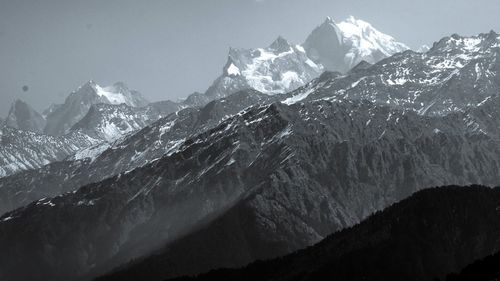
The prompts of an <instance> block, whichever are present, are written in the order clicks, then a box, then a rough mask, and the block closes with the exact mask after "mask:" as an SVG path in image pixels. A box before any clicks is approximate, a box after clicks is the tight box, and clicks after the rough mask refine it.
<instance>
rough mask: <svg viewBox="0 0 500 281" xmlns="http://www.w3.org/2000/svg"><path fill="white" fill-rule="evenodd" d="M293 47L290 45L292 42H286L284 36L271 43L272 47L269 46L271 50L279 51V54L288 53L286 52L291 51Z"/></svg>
mask: <svg viewBox="0 0 500 281" xmlns="http://www.w3.org/2000/svg"><path fill="white" fill-rule="evenodd" d="M291 47H292V46H291V45H290V42H288V40H286V39H285V38H283V36H281V35H280V36H278V38H276V39H275V40H274V41H273V43H271V45H269V48H270V49H272V50H274V51H277V52H280V53H282V52H286V51H289V50H290V48H291Z"/></svg>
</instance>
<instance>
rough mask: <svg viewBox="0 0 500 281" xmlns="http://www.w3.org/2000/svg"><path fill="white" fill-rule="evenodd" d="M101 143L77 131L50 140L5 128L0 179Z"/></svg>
mask: <svg viewBox="0 0 500 281" xmlns="http://www.w3.org/2000/svg"><path fill="white" fill-rule="evenodd" d="M99 142H101V140H98V139H94V138H91V137H89V136H88V135H85V134H82V133H80V132H75V133H71V134H68V135H65V136H59V137H53V136H47V135H43V134H37V133H34V132H28V131H22V130H18V129H14V128H10V127H4V128H3V129H2V132H1V142H0V177H4V176H8V175H11V174H14V173H16V172H19V171H21V170H28V169H35V168H39V167H42V166H43V165H46V164H49V163H51V162H54V161H60V160H62V159H64V158H66V157H68V156H69V155H71V154H73V153H75V152H76V151H79V150H81V149H83V148H86V147H89V146H92V145H95V144H97V143H99Z"/></svg>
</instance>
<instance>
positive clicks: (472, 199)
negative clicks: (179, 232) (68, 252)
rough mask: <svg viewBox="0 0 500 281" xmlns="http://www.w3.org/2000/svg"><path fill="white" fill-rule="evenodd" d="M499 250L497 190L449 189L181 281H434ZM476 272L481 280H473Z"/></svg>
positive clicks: (490, 263) (479, 266) (467, 276)
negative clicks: (293, 246) (311, 241)
mask: <svg viewBox="0 0 500 281" xmlns="http://www.w3.org/2000/svg"><path fill="white" fill-rule="evenodd" d="M216 227H217V225H216V224H212V225H211V226H210V227H208V228H206V229H203V230H200V231H201V232H206V233H210V232H211V231H214V230H213V229H214V228H216ZM195 235H196V234H195ZM200 237H207V236H206V235H202V236H200ZM186 239H187V240H188V241H189V239H192V238H189V237H188V238H186ZM192 241H194V240H192ZM206 242H207V243H209V242H210V241H208V240H207V241H206ZM228 242H230V241H228ZM499 246H500V188H494V189H490V188H486V187H481V186H470V187H456V186H448V187H443V188H436V189H428V190H424V191H421V192H418V193H416V194H415V195H413V196H411V197H410V198H409V199H406V200H403V201H401V202H400V203H397V204H394V205H393V206H391V207H389V208H387V209H386V210H384V211H382V212H378V213H377V214H375V215H373V216H371V217H370V218H368V219H367V220H365V221H363V222H362V223H360V224H358V225H356V226H354V227H352V228H348V229H345V230H343V231H340V232H338V233H335V234H333V235H330V236H329V237H327V238H326V239H324V240H323V241H321V242H320V243H318V244H316V245H315V246H312V247H309V248H307V249H304V250H300V251H297V252H295V253H293V254H290V255H287V256H285V257H282V258H277V259H273V260H269V261H258V262H254V263H252V264H250V265H248V266H247V267H245V268H242V269H220V270H214V271H211V272H209V273H208V274H204V275H200V276H198V277H193V278H188V277H185V278H179V279H176V280H183V281H184V280H197V281H201V280H203V281H204V280H275V281H277V280H385V281H387V280H433V279H434V278H444V277H445V276H446V274H447V273H449V272H459V271H460V269H462V268H463V267H465V266H466V265H467V264H470V263H472V262H473V261H474V260H477V259H480V258H484V257H485V256H488V255H491V254H493V253H494V252H495V251H497V250H498V249H499ZM200 250H202V249H200ZM189 254H190V253H186V255H189ZM159 257H161V256H159V255H158V256H156V258H159ZM180 257H182V255H180ZM498 260H499V258H498V255H496V256H494V257H490V258H488V259H485V260H484V261H482V262H480V263H476V264H474V265H472V266H470V267H468V268H467V269H466V270H465V271H464V272H463V273H462V274H461V275H459V277H457V276H449V277H448V279H447V280H448V281H455V280H488V281H489V280H497V279H495V276H497V277H498V268H499V267H495V264H496V265H498V264H499V263H498ZM154 261H155V259H154V257H153V258H150V260H147V262H144V263H142V268H141V267H138V266H135V267H131V268H130V269H129V270H127V271H123V272H122V273H121V274H120V275H115V276H117V277H118V276H119V277H118V278H112V277H113V276H111V277H109V278H102V279H100V280H128V278H127V276H133V275H134V274H138V273H139V272H140V273H141V274H142V279H141V280H154V276H150V274H149V273H150V272H154V271H148V270H147V265H148V264H150V265H152V266H153V267H154ZM173 266H175V262H173ZM495 268H496V269H495ZM139 269H140V271H138V270H139ZM486 270H489V271H486ZM488 272H489V273H488ZM479 273H481V275H478V276H483V277H484V278H483V279H474V278H472V279H471V276H472V277H473V276H474V274H479ZM483 273H484V274H483ZM490 273H491V274H490ZM495 274H496V275H495Z"/></svg>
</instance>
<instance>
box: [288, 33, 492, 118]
mask: <svg viewBox="0 0 500 281" xmlns="http://www.w3.org/2000/svg"><path fill="white" fill-rule="evenodd" d="M499 46H500V39H499V35H498V34H496V33H495V32H490V33H486V34H480V35H478V36H473V37H461V36H459V35H452V36H450V37H445V38H443V39H442V40H440V41H439V42H436V43H435V44H434V46H433V47H432V48H431V49H430V50H429V51H428V52H427V53H417V52H413V51H406V52H403V53H398V54H396V55H394V56H392V57H389V58H387V59H384V60H382V61H380V62H378V63H376V64H374V65H371V66H368V65H366V64H365V66H364V67H355V68H354V69H353V70H351V71H350V72H349V74H348V75H344V76H338V75H337V76H335V75H334V76H332V77H330V78H329V79H322V80H318V83H317V84H311V85H310V87H306V88H303V89H302V91H297V92H295V93H294V96H295V97H294V101H295V102H298V101H301V100H308V99H320V98H331V99H332V100H333V101H335V100H343V99H351V100H352V99H367V100H370V101H372V102H375V103H378V104H387V105H390V106H393V107H396V108H404V109H411V110H415V111H417V112H419V113H420V114H426V115H444V114H448V113H450V112H456V111H463V110H465V109H466V108H468V107H478V106H481V105H482V104H483V103H486V102H487V101H488V100H490V99H493V98H495V97H497V96H498V92H499V91H500V80H499V78H498V77H499V75H498V73H499V70H500V61H499V60H497V58H498V56H499V54H500V50H499V48H498V47H499ZM325 76H326V75H325ZM493 112H496V110H494V111H493Z"/></svg>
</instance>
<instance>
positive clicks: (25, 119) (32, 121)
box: [3, 99, 45, 133]
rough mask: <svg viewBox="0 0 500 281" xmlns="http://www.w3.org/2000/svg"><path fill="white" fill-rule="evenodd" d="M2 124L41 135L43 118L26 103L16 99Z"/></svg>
mask: <svg viewBox="0 0 500 281" xmlns="http://www.w3.org/2000/svg"><path fill="white" fill-rule="evenodd" d="M3 124H5V126H9V127H11V128H16V129H20V130H23V131H31V132H35V133H42V132H43V128H44V127H45V118H43V116H42V115H41V114H40V113H38V112H36V110H34V109H33V108H31V107H30V106H29V105H28V104H27V103H25V102H24V101H22V100H19V99H18V100H16V101H14V103H13V104H12V106H11V108H10V110H9V114H8V115H7V118H6V119H5V121H4V123H3Z"/></svg>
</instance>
